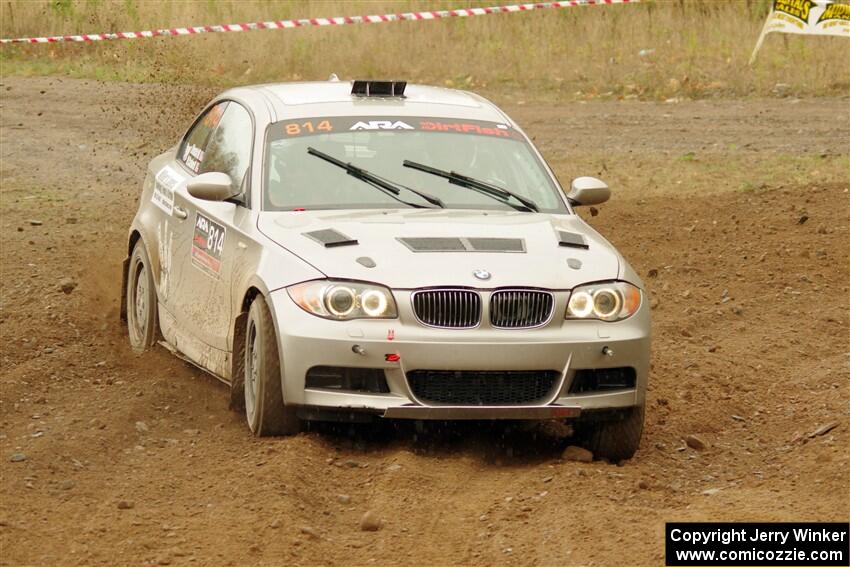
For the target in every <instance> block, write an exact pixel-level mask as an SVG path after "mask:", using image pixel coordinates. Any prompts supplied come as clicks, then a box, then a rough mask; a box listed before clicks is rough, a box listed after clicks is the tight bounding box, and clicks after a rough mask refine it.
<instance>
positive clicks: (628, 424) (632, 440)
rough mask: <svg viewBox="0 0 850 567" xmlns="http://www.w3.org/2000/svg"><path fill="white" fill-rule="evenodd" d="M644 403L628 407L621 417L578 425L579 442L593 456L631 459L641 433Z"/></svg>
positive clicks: (609, 458)
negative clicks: (614, 419)
mask: <svg viewBox="0 0 850 567" xmlns="http://www.w3.org/2000/svg"><path fill="white" fill-rule="evenodd" d="M643 416H644V405H643V404H641V405H639V406H634V407H632V408H629V409H628V410H627V411H626V412H625V414H624V415H623V416H622V419H619V420H616V421H594V422H589V423H586V424H583V426H581V427H580V437H581V444H582V445H583V446H584V447H585V448H586V449H587V450H589V451H591V452H592V453H593V456H594V457H597V458H600V459H607V460H609V461H611V462H615V463H616V462H619V461H623V460H626V459H631V458H632V456H633V455H634V454H635V452H636V451H637V450H638V445H640V438H641V434H642V433H643Z"/></svg>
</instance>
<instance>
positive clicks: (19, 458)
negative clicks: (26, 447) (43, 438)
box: [9, 453, 27, 463]
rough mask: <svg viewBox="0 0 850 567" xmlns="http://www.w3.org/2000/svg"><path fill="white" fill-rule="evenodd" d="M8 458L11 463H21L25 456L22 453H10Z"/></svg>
mask: <svg viewBox="0 0 850 567" xmlns="http://www.w3.org/2000/svg"><path fill="white" fill-rule="evenodd" d="M9 460H10V461H12V462H13V463H22V462H24V461H26V460H27V456H26V455H24V454H23V453H12V456H11V457H9Z"/></svg>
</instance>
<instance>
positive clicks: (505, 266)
mask: <svg viewBox="0 0 850 567" xmlns="http://www.w3.org/2000/svg"><path fill="white" fill-rule="evenodd" d="M258 228H259V230H260V232H262V233H263V234H264V235H265V236H266V237H268V238H270V239H271V240H273V241H274V242H276V243H277V244H279V245H280V246H281V247H283V248H285V249H286V250H289V251H290V252H291V253H293V254H295V255H297V256H299V257H300V258H301V259H303V260H304V261H306V262H308V263H309V264H311V265H312V266H314V267H315V268H316V269H318V270H319V271H321V272H322V273H324V274H325V275H326V276H328V277H330V278H344V279H354V280H364V281H370V282H375V283H381V284H384V285H386V286H389V287H392V288H396V289H405V288H407V289H410V288H418V287H430V286H468V287H475V288H495V287H512V286H522V287H540V288H547V289H569V288H572V287H575V286H576V285H579V284H582V283H587V282H593V281H599V280H606V279H616V278H617V276H618V272H619V271H620V267H621V266H620V264H621V258H620V255H619V253H617V251H616V250H615V249H614V248H613V247H612V246H611V245H610V244H609V243H608V242H607V241H606V240H605V239H604V238H602V237H601V236H600V235H599V234H598V233H597V232H596V231H594V230H593V229H592V228H590V227H589V226H588V225H587V224H585V223H584V222H583V221H582V220H581V218H580V217H578V216H577V215H550V214H532V213H524V212H519V211H517V212H514V211H506V212H501V211H486V212H485V211H461V210H446V211H443V210H433V209H427V210H426V209H415V210H380V211H375V210H369V211H362V210H341V211H340V210H335V211H287V212H263V213H261V214H260V217H259V220H258ZM319 231H335V232H319ZM336 233H339V234H336ZM564 233H566V236H563V234H564ZM343 237H347V238H348V239H350V240H356V244H353V243H343V244H338V243H337V244H336V245H334V243H333V242H332V243H331V245H330V246H328V245H326V244H323V243H322V242H321V240H328V239H330V240H331V241H333V240H334V239H337V240H339V239H343ZM563 238H566V239H569V240H577V241H579V242H581V241H583V242H584V244H586V246H587V248H582V247H575V246H564V245H562V244H561V240H562V239H563ZM423 248H424V249H427V251H426V250H423ZM433 249H437V250H440V251H430V250H433ZM447 249H451V250H452V251H445V250H447ZM494 250H496V251H494ZM506 250H511V251H506ZM478 270H484V271H486V272H488V273H489V274H490V277H489V278H487V279H481V278H480V277H476V275H475V272H476V271H478ZM478 275H479V276H482V275H483V274H481V273H479V274H478Z"/></svg>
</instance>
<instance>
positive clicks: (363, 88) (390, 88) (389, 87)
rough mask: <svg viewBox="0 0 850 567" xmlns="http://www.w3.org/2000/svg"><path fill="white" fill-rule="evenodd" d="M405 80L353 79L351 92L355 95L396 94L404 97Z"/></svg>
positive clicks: (387, 95)
mask: <svg viewBox="0 0 850 567" xmlns="http://www.w3.org/2000/svg"><path fill="white" fill-rule="evenodd" d="M406 86H407V81H354V83H353V84H352V85H351V94H352V95H355V96H383V97H391V96H397V97H402V98H404V89H405V87H406Z"/></svg>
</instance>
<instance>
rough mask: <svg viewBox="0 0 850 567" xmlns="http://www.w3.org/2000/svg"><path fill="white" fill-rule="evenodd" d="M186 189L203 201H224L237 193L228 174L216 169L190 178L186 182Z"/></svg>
mask: <svg viewBox="0 0 850 567" xmlns="http://www.w3.org/2000/svg"><path fill="white" fill-rule="evenodd" d="M186 191H188V192H189V194H190V195H191V196H193V197H195V198H196V199H203V200H204V201H224V200H225V199H229V198H231V197H233V196H235V195H236V194H237V191H236V190H235V189H234V188H233V181H232V180H231V179H230V176H229V175H227V174H226V173H218V172H216V171H210V172H209V173H202V174H200V175H199V176H197V177H195V178H194V179H190V180H189V181H188V182H187V183H186Z"/></svg>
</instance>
